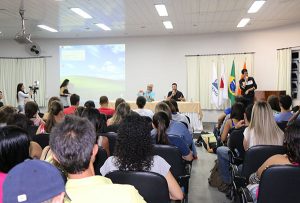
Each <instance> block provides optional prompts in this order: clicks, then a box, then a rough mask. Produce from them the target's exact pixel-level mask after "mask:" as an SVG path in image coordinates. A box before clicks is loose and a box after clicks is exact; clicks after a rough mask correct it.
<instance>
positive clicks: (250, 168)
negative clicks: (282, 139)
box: [241, 145, 286, 180]
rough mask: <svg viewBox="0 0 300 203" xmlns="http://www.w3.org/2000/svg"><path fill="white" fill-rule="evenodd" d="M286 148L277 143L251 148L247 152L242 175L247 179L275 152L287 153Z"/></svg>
mask: <svg viewBox="0 0 300 203" xmlns="http://www.w3.org/2000/svg"><path fill="white" fill-rule="evenodd" d="M285 153H286V149H285V148H284V147H283V146H277V145H256V146H253V147H251V148H249V149H248V150H247V151H246V153H245V158H244V163H243V169H242V174H241V175H242V176H243V177H245V178H246V179H247V180H248V179H249V176H250V175H251V174H252V173H254V172H255V171H257V169H258V168H259V167H260V166H261V165H262V164H263V163H264V162H265V161H266V160H267V159H268V158H269V157H271V156H273V155H275V154H285Z"/></svg>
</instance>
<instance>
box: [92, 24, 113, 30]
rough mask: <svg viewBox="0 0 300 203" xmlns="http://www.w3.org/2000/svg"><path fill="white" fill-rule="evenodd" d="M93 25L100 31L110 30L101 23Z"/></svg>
mask: <svg viewBox="0 0 300 203" xmlns="http://www.w3.org/2000/svg"><path fill="white" fill-rule="evenodd" d="M95 25H97V26H98V27H100V28H101V29H102V30H105V31H109V30H111V29H110V28H109V27H108V26H107V25H105V24H102V23H97V24H95Z"/></svg>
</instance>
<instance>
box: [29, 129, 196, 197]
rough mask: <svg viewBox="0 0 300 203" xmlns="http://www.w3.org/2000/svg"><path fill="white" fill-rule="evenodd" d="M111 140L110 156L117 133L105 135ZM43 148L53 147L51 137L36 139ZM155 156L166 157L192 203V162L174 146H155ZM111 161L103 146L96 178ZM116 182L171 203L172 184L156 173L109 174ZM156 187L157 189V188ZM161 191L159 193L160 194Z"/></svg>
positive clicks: (44, 136) (144, 195)
mask: <svg viewBox="0 0 300 203" xmlns="http://www.w3.org/2000/svg"><path fill="white" fill-rule="evenodd" d="M101 136H106V137H107V138H108V140H109V150H110V154H111V155H113V153H114V148H115V144H116V139H117V136H118V135H117V133H113V132H110V133H103V134H101ZM33 141H36V142H37V143H38V144H40V145H41V147H42V148H44V147H46V146H48V145H49V134H39V135H35V136H33ZM153 153H154V154H153V155H159V156H161V157H162V158H164V159H165V160H166V161H167V162H168V163H169V164H170V166H171V168H170V171H171V173H172V174H173V176H174V177H175V178H176V180H177V182H178V183H179V185H180V187H181V188H183V190H184V194H185V198H184V200H183V202H188V192H189V179H190V174H191V162H186V161H184V160H183V159H182V156H181V153H180V151H179V150H178V149H177V148H176V147H174V146H170V145H154V150H153ZM107 158H108V156H107V153H106V151H105V150H104V149H103V148H102V147H99V150H98V154H97V156H96V159H95V162H94V169H95V174H96V175H101V174H100V168H101V167H102V166H103V164H104V162H105V161H106V159H107ZM106 176H107V177H109V178H110V179H111V180H112V182H113V183H118V184H130V185H133V186H135V187H136V188H137V190H138V191H139V192H140V194H141V195H142V196H143V197H144V199H145V200H146V202H148V203H157V202H162V203H163V202H170V199H169V190H168V184H167V182H166V180H165V178H164V177H162V176H161V175H159V174H156V173H152V172H146V171H141V172H134V171H114V172H112V173H109V174H107V175H106ZM154 185H155V187H153V186H154ZM156 190H157V191H156Z"/></svg>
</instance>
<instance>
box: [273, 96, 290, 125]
mask: <svg viewBox="0 0 300 203" xmlns="http://www.w3.org/2000/svg"><path fill="white" fill-rule="evenodd" d="M279 106H280V113H279V114H277V115H275V117H274V118H275V121H276V122H277V123H279V122H283V121H286V122H287V121H289V119H290V118H291V117H292V116H293V114H292V112H291V111H290V108H291V106H292V98H291V97H290V96H289V95H284V96H280V99H279Z"/></svg>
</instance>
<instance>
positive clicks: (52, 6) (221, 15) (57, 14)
mask: <svg viewBox="0 0 300 203" xmlns="http://www.w3.org/2000/svg"><path fill="white" fill-rule="evenodd" d="M253 2H254V0H25V1H24V8H25V18H26V20H25V25H26V32H27V33H31V34H32V38H91V37H124V36H128V37H135V36H160V35H186V34H203V33H217V32H241V31H250V30H259V29H266V28H272V27H278V26H284V25H291V24H295V23H299V22H300V12H299V11H300V0H268V1H267V2H266V3H265V4H264V5H263V7H262V8H261V9H260V10H259V12H257V13H254V14H248V13H247V11H248V9H249V7H250V6H251V4H252V3H253ZM161 3H162V4H164V5H165V6H166V8H167V11H168V16H167V17H160V16H159V15H158V13H157V11H156V10H155V7H154V5H155V4H161ZM19 6H20V0H0V31H1V34H0V39H12V38H14V36H15V35H16V33H17V32H19V31H20V29H21V20H20V15H19ZM70 8H81V9H82V10H84V11H85V12H87V13H88V14H90V15H91V16H92V18H91V19H84V18H82V17H80V16H79V15H77V14H75V13H74V12H72V11H71V10H70ZM242 18H250V19H251V21H250V23H249V24H248V25H247V26H246V27H244V28H237V24H238V23H239V21H240V20H241V19H242ZM163 21H171V22H172V25H173V29H165V27H164V25H163V23H162V22H163ZM97 23H102V24H105V25H107V26H108V27H109V28H110V29H111V30H110V31H104V30H102V29H100V28H99V27H97V26H96V25H95V24H97ZM39 24H43V25H47V26H50V27H52V28H54V29H56V30H58V32H55V33H52V32H48V31H45V30H42V29H41V28H39V27H37V25H39Z"/></svg>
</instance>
